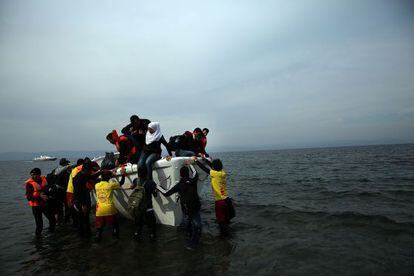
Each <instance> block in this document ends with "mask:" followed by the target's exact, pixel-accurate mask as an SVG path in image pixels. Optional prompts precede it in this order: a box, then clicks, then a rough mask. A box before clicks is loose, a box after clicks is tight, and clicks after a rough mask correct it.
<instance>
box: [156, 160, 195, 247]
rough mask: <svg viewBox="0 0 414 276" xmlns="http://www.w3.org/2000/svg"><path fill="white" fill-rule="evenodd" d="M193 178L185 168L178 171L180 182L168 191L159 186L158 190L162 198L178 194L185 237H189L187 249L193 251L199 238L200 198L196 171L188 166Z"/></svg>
mask: <svg viewBox="0 0 414 276" xmlns="http://www.w3.org/2000/svg"><path fill="white" fill-rule="evenodd" d="M190 168H191V170H192V172H193V176H192V177H190V172H189V169H188V167H187V166H183V167H182V168H181V169H180V176H181V179H180V181H179V182H178V183H177V184H176V185H175V186H174V187H172V188H171V189H170V190H168V191H164V189H163V188H162V187H161V186H160V187H158V190H159V191H160V192H161V193H162V194H163V195H164V196H166V197H167V196H170V195H172V194H174V193H178V194H179V197H180V203H181V209H182V211H183V214H184V222H185V228H186V231H187V236H188V237H189V241H188V244H187V246H186V248H187V249H189V250H193V249H195V248H196V247H197V245H198V243H199V241H200V236H201V216H200V208H201V203H200V197H199V196H198V192H197V182H198V174H197V171H196V170H195V169H194V168H193V166H190Z"/></svg>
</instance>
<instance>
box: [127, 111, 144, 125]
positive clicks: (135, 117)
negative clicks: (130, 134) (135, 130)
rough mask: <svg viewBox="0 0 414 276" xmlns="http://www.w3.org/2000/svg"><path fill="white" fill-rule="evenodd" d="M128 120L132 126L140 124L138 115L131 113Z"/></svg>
mask: <svg viewBox="0 0 414 276" xmlns="http://www.w3.org/2000/svg"><path fill="white" fill-rule="evenodd" d="M129 120H130V122H131V124H132V125H133V126H134V127H139V126H140V124H141V120H140V119H139V117H138V115H135V114H134V115H132V116H131V118H129Z"/></svg>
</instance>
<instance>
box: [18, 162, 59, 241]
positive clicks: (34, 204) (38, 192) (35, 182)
mask: <svg viewBox="0 0 414 276" xmlns="http://www.w3.org/2000/svg"><path fill="white" fill-rule="evenodd" d="M41 174H42V172H41V170H40V169H39V168H34V169H32V170H31V171H30V178H29V179H28V180H26V182H25V184H26V198H27V200H28V201H29V206H30V207H31V208H32V213H33V217H34V219H35V222H36V231H35V234H36V237H37V238H40V237H41V235H42V230H43V218H42V215H43V214H44V215H45V216H46V217H47V219H48V220H49V231H51V232H53V231H54V230H55V225H56V219H55V217H54V216H53V215H52V214H51V212H50V211H49V210H48V208H47V206H46V201H47V200H48V197H47V196H46V195H45V194H44V192H43V189H44V188H45V187H46V185H47V181H46V177H45V176H43V175H41Z"/></svg>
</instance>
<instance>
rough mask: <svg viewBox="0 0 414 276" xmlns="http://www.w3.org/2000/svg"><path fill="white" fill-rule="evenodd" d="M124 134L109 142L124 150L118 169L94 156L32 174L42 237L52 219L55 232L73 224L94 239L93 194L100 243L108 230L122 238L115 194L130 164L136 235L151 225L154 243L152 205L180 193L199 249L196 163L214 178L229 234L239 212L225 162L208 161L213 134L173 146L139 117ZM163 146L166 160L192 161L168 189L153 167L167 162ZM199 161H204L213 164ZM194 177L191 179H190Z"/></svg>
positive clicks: (177, 139)
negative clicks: (116, 175)
mask: <svg viewBox="0 0 414 276" xmlns="http://www.w3.org/2000/svg"><path fill="white" fill-rule="evenodd" d="M121 132H122V135H118V133H117V131H116V130H113V131H111V132H110V133H109V134H108V135H107V136H106V139H107V140H108V141H109V142H110V143H111V144H114V145H115V147H116V150H117V151H118V152H119V155H118V156H117V158H116V160H115V162H114V165H113V166H103V165H102V166H99V165H98V164H97V163H96V162H93V161H91V160H90V159H89V158H88V157H86V158H84V159H78V160H77V162H76V164H74V165H72V164H70V161H68V160H67V159H66V158H62V159H60V161H59V166H58V167H57V168H55V169H54V170H53V171H52V172H50V173H49V174H47V176H43V175H42V173H41V170H40V169H39V168H34V169H32V170H31V171H30V178H29V179H28V180H27V181H26V182H25V183H26V198H27V200H28V201H29V206H31V208H32V212H33V216H34V218H35V223H36V230H35V236H36V237H37V238H40V237H41V234H42V230H43V219H42V216H43V215H45V216H46V218H47V219H48V220H49V231H51V232H53V231H54V230H55V226H56V224H69V223H71V224H73V226H74V227H75V228H77V231H78V233H79V235H80V236H82V237H91V236H92V232H91V224H90V213H91V208H92V200H91V192H92V191H95V193H96V210H95V230H96V232H95V240H96V241H97V242H99V241H100V240H101V239H102V233H103V229H104V227H105V226H111V227H112V235H113V237H114V238H118V237H119V223H118V220H119V218H118V211H117V209H116V207H115V205H114V199H113V196H114V191H115V190H117V189H121V186H122V185H123V184H124V182H125V176H126V170H125V165H126V164H127V163H132V164H137V167H138V173H137V177H136V178H135V179H134V181H133V185H132V186H131V189H133V192H132V193H131V195H130V201H129V206H128V208H129V210H130V213H131V214H132V215H133V217H134V221H135V232H134V234H133V237H134V239H135V240H137V241H139V240H141V239H142V229H143V226H144V225H147V226H148V229H149V232H150V236H149V237H150V239H151V240H152V241H155V240H156V218H155V214H154V210H153V206H152V197H156V196H157V194H158V193H161V194H163V195H164V196H165V197H169V196H171V195H172V194H174V193H178V194H179V198H180V203H181V208H182V211H183V214H184V225H185V229H186V231H187V235H188V244H187V246H186V247H187V248H188V249H194V248H196V247H197V245H198V243H199V240H200V236H201V216H200V207H201V202H200V197H199V195H198V193H197V182H198V174H197V172H196V170H195V169H194V167H193V165H198V166H199V167H200V168H201V169H202V170H204V171H205V172H206V173H207V174H209V175H210V177H211V187H212V191H213V195H214V201H215V212H216V221H217V223H218V224H219V228H220V233H221V235H224V236H225V235H227V234H228V224H229V222H230V219H231V218H232V217H233V216H234V209H233V206H232V203H231V200H230V199H229V198H228V194H227V183H226V172H225V171H224V170H223V165H222V162H221V161H220V160H219V159H213V160H212V161H211V162H210V161H209V160H208V159H207V158H206V157H209V155H208V154H207V153H206V145H207V135H208V133H209V130H208V129H207V128H204V129H203V130H201V128H195V129H194V131H192V132H191V131H185V132H184V133H183V134H181V135H175V136H172V137H171V138H170V139H169V141H168V142H167V141H166V139H165V138H164V136H163V134H162V132H161V128H160V124H159V123H158V122H151V121H150V120H148V119H141V118H139V117H138V116H137V115H133V116H131V118H130V123H129V124H128V125H127V126H125V127H124V128H123V129H122V131H121ZM161 144H162V145H163V146H164V147H165V149H166V150H167V152H168V156H167V157H166V159H167V160H168V161H169V160H171V158H172V156H173V152H174V153H175V156H177V157H179V156H185V157H192V158H191V159H189V160H187V161H186V163H185V165H184V166H183V167H182V168H180V177H181V179H180V181H179V182H178V183H177V184H176V185H175V186H174V187H172V188H171V189H169V190H168V191H166V190H164V189H163V188H162V187H161V186H157V184H156V183H155V182H154V181H153V179H152V166H153V164H154V163H155V162H156V161H157V160H159V159H161V152H162V149H161ZM199 159H202V160H204V161H205V162H206V163H207V166H206V165H204V164H203V163H202V162H200V161H199ZM118 168H121V169H120V171H121V174H122V177H121V178H120V180H119V181H117V180H116V178H114V173H115V171H116V170H117V169H118ZM190 173H191V175H190Z"/></svg>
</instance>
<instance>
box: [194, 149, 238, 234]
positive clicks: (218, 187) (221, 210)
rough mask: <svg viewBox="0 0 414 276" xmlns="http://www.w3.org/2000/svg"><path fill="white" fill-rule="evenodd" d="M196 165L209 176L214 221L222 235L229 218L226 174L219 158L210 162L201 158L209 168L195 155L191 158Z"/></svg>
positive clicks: (226, 232)
mask: <svg viewBox="0 0 414 276" xmlns="http://www.w3.org/2000/svg"><path fill="white" fill-rule="evenodd" d="M193 159H194V161H195V162H196V163H197V165H198V166H199V167H200V168H201V169H202V170H203V171H205V172H206V173H207V174H209V175H210V177H211V189H212V190H213V196H214V205H215V211H216V221H217V223H218V225H219V228H220V233H221V235H222V236H227V235H228V225H229V223H230V218H229V215H228V211H227V202H226V199H227V197H228V195H227V180H226V178H227V174H226V172H225V171H224V169H223V164H222V163H221V160H220V159H213V161H212V162H211V163H210V161H208V160H207V159H203V160H204V161H206V162H207V163H208V165H209V166H210V167H211V169H209V168H207V167H206V166H204V165H203V164H202V163H201V162H200V161H198V160H197V157H194V158H193Z"/></svg>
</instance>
